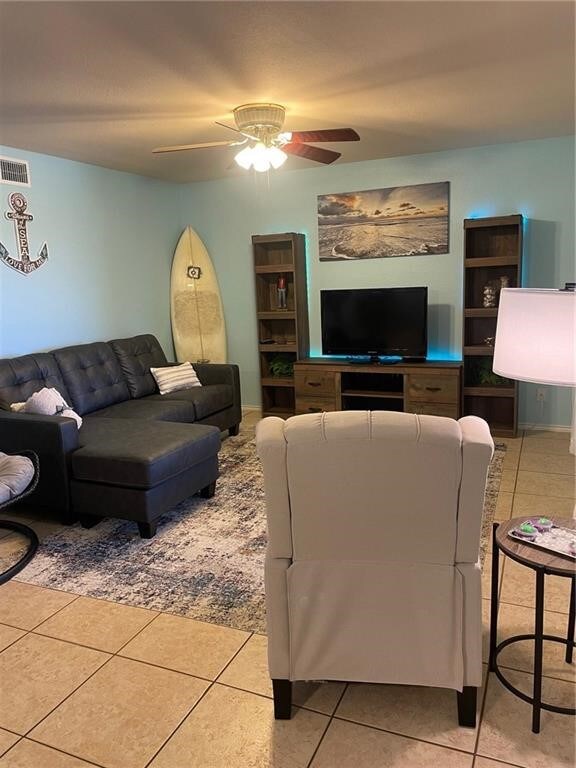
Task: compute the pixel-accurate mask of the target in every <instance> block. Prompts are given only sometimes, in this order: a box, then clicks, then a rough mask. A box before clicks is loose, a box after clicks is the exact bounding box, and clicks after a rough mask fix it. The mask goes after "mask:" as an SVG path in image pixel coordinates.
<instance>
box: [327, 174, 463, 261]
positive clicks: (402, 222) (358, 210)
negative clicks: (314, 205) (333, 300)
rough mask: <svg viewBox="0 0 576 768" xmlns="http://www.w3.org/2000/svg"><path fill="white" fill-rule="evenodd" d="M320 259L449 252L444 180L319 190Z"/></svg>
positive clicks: (445, 184)
mask: <svg viewBox="0 0 576 768" xmlns="http://www.w3.org/2000/svg"><path fill="white" fill-rule="evenodd" d="M318 241H319V250H320V261H344V260H350V259H383V258H388V257H390V256H422V255H427V254H432V253H448V182H447V181H441V182H436V183H434V184H415V185H413V186H410V187H390V188H388V189H370V190H367V191H364V192H345V193H340V194H334V195H319V196H318Z"/></svg>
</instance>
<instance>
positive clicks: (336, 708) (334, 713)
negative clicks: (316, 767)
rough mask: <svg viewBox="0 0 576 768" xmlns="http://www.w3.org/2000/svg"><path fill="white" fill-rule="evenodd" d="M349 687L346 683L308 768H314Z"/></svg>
mask: <svg viewBox="0 0 576 768" xmlns="http://www.w3.org/2000/svg"><path fill="white" fill-rule="evenodd" d="M348 685H349V684H348V683H347V682H345V683H344V690H343V691H342V693H341V694H340V697H339V699H338V701H337V702H336V706H335V707H334V709H333V710H332V714H331V715H330V716H329V717H328V722H327V723H326V728H324V730H323V732H322V735H321V736H320V739H319V741H318V744H316V749H315V750H314V752H312V755H311V757H310V761H309V762H308V764H307V766H306V768H313V765H312V764H313V762H314V760H315V759H316V755H317V754H318V750H319V749H320V747H321V745H322V742H323V741H324V739H325V737H326V734H327V733H328V729H329V728H330V726H331V725H332V721H333V720H334V716H335V715H336V711H337V710H338V707H339V706H340V704H341V702H342V699H343V698H344V694H345V693H346V691H347V690H348Z"/></svg>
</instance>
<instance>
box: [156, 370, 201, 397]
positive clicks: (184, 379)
mask: <svg viewBox="0 0 576 768" xmlns="http://www.w3.org/2000/svg"><path fill="white" fill-rule="evenodd" d="M150 373H151V374H152V376H154V380H155V381H156V384H158V389H159V390H160V394H161V395H167V394H168V393H169V392H178V390H180V389H191V388H192V387H201V386H202V382H201V381H200V380H199V378H198V376H196V371H195V370H194V368H192V365H191V364H190V363H182V365H171V366H169V367H168V368H150Z"/></svg>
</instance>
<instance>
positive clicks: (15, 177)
mask: <svg viewBox="0 0 576 768" xmlns="http://www.w3.org/2000/svg"><path fill="white" fill-rule="evenodd" d="M0 184H21V185H22V186H23V187H29V186H30V168H29V166H28V163H27V162H26V161H25V160H14V159H13V158H11V157H0Z"/></svg>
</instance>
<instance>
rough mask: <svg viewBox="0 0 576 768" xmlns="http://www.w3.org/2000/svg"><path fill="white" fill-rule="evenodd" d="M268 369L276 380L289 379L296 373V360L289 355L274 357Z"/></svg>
mask: <svg viewBox="0 0 576 768" xmlns="http://www.w3.org/2000/svg"><path fill="white" fill-rule="evenodd" d="M268 367H269V369H270V374H271V376H273V377H274V378H277V379H280V378H289V377H290V376H292V375H293V373H294V360H293V359H292V358H291V357H290V356H289V355H274V357H273V358H272V359H271V360H270V362H269V363H268Z"/></svg>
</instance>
